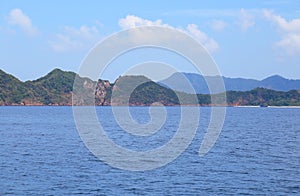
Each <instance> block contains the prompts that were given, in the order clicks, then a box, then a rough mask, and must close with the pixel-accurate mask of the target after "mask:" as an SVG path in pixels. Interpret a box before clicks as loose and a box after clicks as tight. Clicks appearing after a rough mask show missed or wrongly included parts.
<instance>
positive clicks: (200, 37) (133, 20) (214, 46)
mask: <svg viewBox="0 0 300 196" xmlns="http://www.w3.org/2000/svg"><path fill="white" fill-rule="evenodd" d="M119 26H120V27H121V28H122V29H128V28H135V27H139V26H164V27H169V28H172V29H176V30H179V31H182V32H184V33H187V34H188V35H190V36H192V37H193V38H194V39H196V40H197V41H198V42H200V43H201V44H203V46H204V47H205V48H206V49H207V50H209V51H210V52H215V51H217V50H218V49H219V45H218V43H217V42H216V41H215V40H214V39H212V38H210V37H208V36H207V35H206V34H205V33H204V32H202V31H201V30H199V28H198V26H197V25H195V24H189V25H187V27H186V28H180V27H177V28H175V27H173V26H171V25H169V24H165V23H163V22H162V20H155V21H151V20H147V19H143V18H140V17H138V16H133V15H128V16H126V17H125V18H121V19H120V20H119Z"/></svg>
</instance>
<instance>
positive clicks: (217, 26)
mask: <svg viewBox="0 0 300 196" xmlns="http://www.w3.org/2000/svg"><path fill="white" fill-rule="evenodd" d="M226 26H227V23H226V22H224V21H223V20H213V21H212V22H211V27H212V28H213V29H214V30H216V31H221V30H223V29H224V28H225V27H226Z"/></svg>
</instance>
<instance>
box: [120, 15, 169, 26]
mask: <svg viewBox="0 0 300 196" xmlns="http://www.w3.org/2000/svg"><path fill="white" fill-rule="evenodd" d="M119 26H120V27H121V28H122V29H129V28H135V27H138V26H163V24H162V21H161V20H156V21H151V20H146V19H143V18H140V17H137V16H134V15H127V16H126V17H125V18H121V19H120V20H119Z"/></svg>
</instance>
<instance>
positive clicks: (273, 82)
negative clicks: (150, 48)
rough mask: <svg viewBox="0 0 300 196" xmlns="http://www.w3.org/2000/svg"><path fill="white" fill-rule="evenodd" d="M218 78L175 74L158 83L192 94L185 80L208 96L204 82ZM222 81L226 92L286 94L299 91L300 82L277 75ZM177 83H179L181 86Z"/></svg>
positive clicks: (227, 78)
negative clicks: (259, 78) (277, 92)
mask: <svg viewBox="0 0 300 196" xmlns="http://www.w3.org/2000/svg"><path fill="white" fill-rule="evenodd" d="M218 78H219V77H218V76H202V75H200V74H196V73H184V72H183V73H181V72H177V73H174V74H172V75H171V76H170V77H168V78H166V79H164V80H162V81H159V83H160V84H161V85H163V86H165V87H170V88H171V89H174V90H178V91H183V92H186V93H192V92H191V91H190V89H191V88H188V85H183V84H186V82H184V79H187V80H188V81H189V82H190V83H191V86H192V87H193V90H195V92H196V93H200V94H209V93H210V91H209V89H208V86H207V83H206V80H207V81H208V82H210V83H212V84H214V83H217V79H218ZM222 79H223V81H224V85H225V89H226V91H249V90H252V89H254V88H268V89H271V90H277V91H284V92H287V91H289V90H299V89H300V80H293V79H286V78H284V77H282V76H279V75H273V76H269V77H267V78H265V79H263V80H255V79H245V78H230V77H225V76H222ZM180 81H182V82H180ZM179 83H181V85H180V84H179ZM178 84H179V85H178Z"/></svg>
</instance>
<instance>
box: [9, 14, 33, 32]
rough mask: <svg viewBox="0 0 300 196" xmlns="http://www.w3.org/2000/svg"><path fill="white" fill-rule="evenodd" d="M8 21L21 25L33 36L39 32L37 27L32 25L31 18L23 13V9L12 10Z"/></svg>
mask: <svg viewBox="0 0 300 196" xmlns="http://www.w3.org/2000/svg"><path fill="white" fill-rule="evenodd" d="M7 21H8V23H9V24H11V25H16V26H19V27H20V28H21V29H22V30H23V31H24V32H25V33H26V34H28V35H30V36H33V35H36V34H37V33H38V30H37V28H36V27H34V26H33V25H32V22H31V19H30V18H29V17H28V16H27V15H25V14H24V13H23V11H22V10H21V9H13V10H11V11H10V13H9V15H8V17H7Z"/></svg>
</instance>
